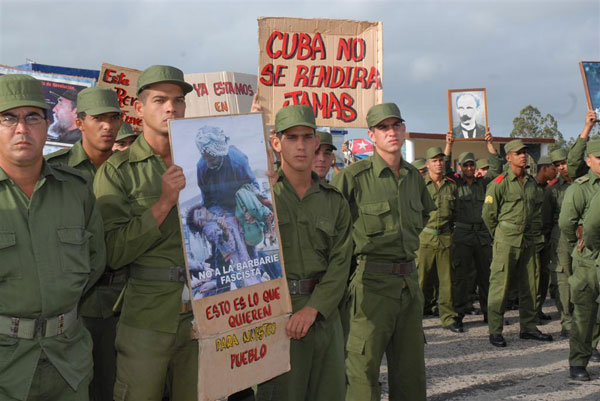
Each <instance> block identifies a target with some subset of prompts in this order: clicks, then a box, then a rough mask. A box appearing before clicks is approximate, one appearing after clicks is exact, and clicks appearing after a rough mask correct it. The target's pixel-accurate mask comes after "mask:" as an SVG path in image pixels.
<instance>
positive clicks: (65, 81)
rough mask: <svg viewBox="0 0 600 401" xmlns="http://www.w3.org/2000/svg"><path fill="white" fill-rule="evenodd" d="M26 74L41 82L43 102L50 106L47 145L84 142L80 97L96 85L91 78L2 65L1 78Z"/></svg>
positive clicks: (67, 144)
mask: <svg viewBox="0 0 600 401" xmlns="http://www.w3.org/2000/svg"><path fill="white" fill-rule="evenodd" d="M5 74H27V75H30V76H32V77H34V78H36V79H39V80H40V81H41V82H42V88H43V90H44V98H45V99H46V103H48V105H49V106H50V112H49V113H48V120H49V121H50V126H49V127H48V138H47V142H51V143H56V144H60V145H58V146H60V147H68V146H71V145H72V144H74V143H75V142H77V141H78V140H79V139H81V131H79V129H78V128H77V125H76V124H75V120H76V118H77V107H76V105H77V94H78V93H79V92H80V91H82V90H83V89H85V88H89V87H91V86H95V85H96V81H95V80H94V79H90V78H83V77H74V76H70V75H60V74H48V73H43V72H36V71H30V70H22V69H19V68H13V67H8V66H3V65H0V75H5Z"/></svg>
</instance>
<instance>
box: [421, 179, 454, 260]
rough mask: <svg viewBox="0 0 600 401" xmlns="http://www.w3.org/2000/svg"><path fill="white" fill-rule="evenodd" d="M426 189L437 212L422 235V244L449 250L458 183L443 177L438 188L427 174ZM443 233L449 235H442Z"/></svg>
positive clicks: (432, 215)
mask: <svg viewBox="0 0 600 401" xmlns="http://www.w3.org/2000/svg"><path fill="white" fill-rule="evenodd" d="M425 187H426V188H427V191H429V194H430V195H431V199H433V202H434V204H435V206H436V210H433V211H432V212H431V213H430V214H429V219H428V220H427V223H426V225H425V228H424V229H423V231H422V232H421V235H420V244H421V246H430V247H435V248H438V247H442V248H448V247H449V246H450V245H451V243H452V238H451V237H450V235H449V233H450V232H451V231H452V228H453V225H454V216H455V214H456V198H457V186H456V182H455V181H454V180H452V179H451V178H448V177H443V178H442V184H441V185H440V186H438V185H437V184H436V183H435V182H433V180H432V179H431V177H430V176H429V174H427V176H426V177H425ZM443 233H447V234H448V235H440V234H443Z"/></svg>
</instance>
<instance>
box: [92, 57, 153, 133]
mask: <svg viewBox="0 0 600 401" xmlns="http://www.w3.org/2000/svg"><path fill="white" fill-rule="evenodd" d="M141 73H142V72H141V71H140V70H134V69H132V68H127V67H121V66H118V65H112V64H108V63H103V64H102V68H101V69H100V76H99V77H98V86H101V87H103V88H110V89H113V90H114V91H115V92H117V97H118V98H119V105H120V106H121V110H122V111H123V121H124V122H126V123H128V124H130V125H131V128H132V129H133V131H135V132H137V133H140V132H142V119H141V118H139V117H138V115H137V114H136V112H135V108H134V107H133V105H134V103H135V101H136V99H137V95H136V92H137V80H138V78H139V77H140V74H141Z"/></svg>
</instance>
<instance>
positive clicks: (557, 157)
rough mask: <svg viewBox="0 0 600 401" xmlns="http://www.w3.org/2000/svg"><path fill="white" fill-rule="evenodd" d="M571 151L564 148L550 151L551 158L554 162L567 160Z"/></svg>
mask: <svg viewBox="0 0 600 401" xmlns="http://www.w3.org/2000/svg"><path fill="white" fill-rule="evenodd" d="M568 156H569V153H568V152H567V151H566V150H564V149H556V150H553V151H552V152H550V159H551V160H552V163H554V162H559V161H561V160H567V157H568Z"/></svg>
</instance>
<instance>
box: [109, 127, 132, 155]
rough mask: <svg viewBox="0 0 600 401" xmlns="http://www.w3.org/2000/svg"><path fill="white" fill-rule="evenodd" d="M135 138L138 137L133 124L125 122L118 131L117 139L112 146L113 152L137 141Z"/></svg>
mask: <svg viewBox="0 0 600 401" xmlns="http://www.w3.org/2000/svg"><path fill="white" fill-rule="evenodd" d="M135 138H137V134H136V133H135V132H133V129H132V128H131V125H129V124H128V123H123V124H122V125H121V128H120V129H119V132H117V139H115V143H114V145H113V147H112V150H113V152H116V151H123V150H125V149H127V148H128V147H130V146H131V144H132V143H133V141H135Z"/></svg>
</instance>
